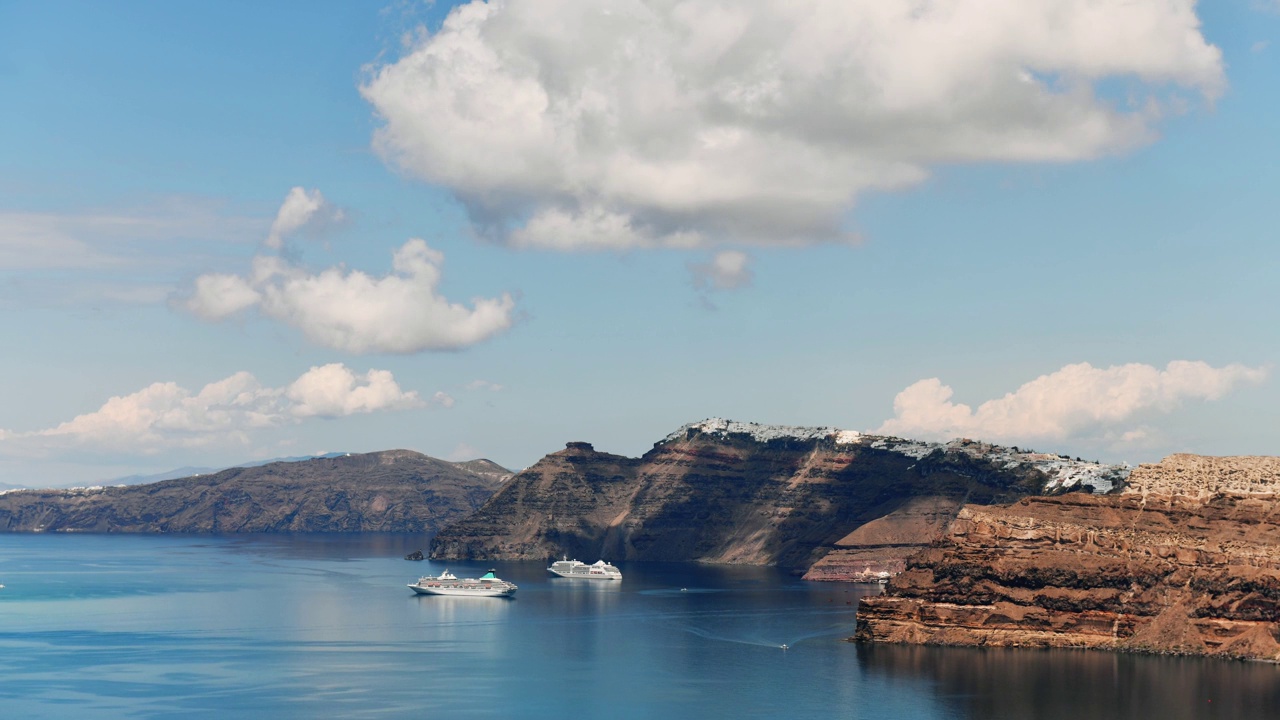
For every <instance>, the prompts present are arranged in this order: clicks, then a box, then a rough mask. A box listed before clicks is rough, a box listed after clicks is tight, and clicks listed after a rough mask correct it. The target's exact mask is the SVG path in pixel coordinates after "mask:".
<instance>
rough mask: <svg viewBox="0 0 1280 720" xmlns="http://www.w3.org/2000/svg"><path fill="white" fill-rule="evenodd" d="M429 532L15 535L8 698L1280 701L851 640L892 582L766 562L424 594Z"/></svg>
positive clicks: (317, 704) (610, 705) (489, 709)
mask: <svg viewBox="0 0 1280 720" xmlns="http://www.w3.org/2000/svg"><path fill="white" fill-rule="evenodd" d="M425 546H426V542H425V540H424V539H422V538H406V537H404V536H354V537H353V536H293V537H278V536H270V537H262V536H255V537H225V538H223V537H171V536H170V537H165V536H159V537H157V536H104V535H0V583H3V584H4V585H5V588H4V589H3V590H0V718H77V719H85V718H156V717H183V718H201V717H208V718H214V717H217V718H226V717H246V718H247V717H268V718H273V717H274V718H315V717H350V718H365V717H369V718H378V717H395V718H405V717H414V718H497V717H506V718H662V719H664V720H675V719H677V718H765V717H768V718H875V719H876V720H884V719H886V718H891V719H893V720H916V719H920V720H924V719H930V720H932V719H934V718H1009V719H1011V720H1013V719H1016V720H1023V719H1026V718H1063V719H1064V720H1065V719H1068V718H1069V719H1070V720H1097V719H1105V718H1157V719H1159V720H1172V719H1174V718H1246V719H1247V718H1268V719H1273V718H1276V717H1280V669H1278V668H1277V667H1276V666H1272V665H1262V664H1250V663H1239V662H1224V661H1207V660H1188V659H1171V658H1152V657H1135V656H1123V655H1111V654H1106V653H1087V652H1073V651H1046V652H1037V651H1009V650H964V649H938V648H897V647H874V648H867V647H860V646H857V645H854V644H851V643H847V642H843V638H845V637H847V636H849V635H850V634H852V632H853V624H854V613H855V608H856V606H857V602H858V598H859V597H860V596H861V595H862V594H863V593H867V592H877V591H878V588H874V587H867V586H852V585H840V584H826V583H805V582H801V581H799V580H796V579H794V578H792V577H789V576H787V575H784V574H782V573H778V572H776V571H774V570H771V569H765V568H725V567H702V566H691V565H655V564H620V565H619V566H620V567H621V568H622V570H623V573H624V574H625V576H626V577H625V580H623V581H622V582H621V583H593V582H591V581H583V580H565V579H560V578H554V577H551V576H550V575H548V573H547V572H546V570H545V565H544V564H542V563H533V564H529V563H521V564H510V563H499V564H494V565H493V567H495V568H496V569H497V570H498V574H499V576H500V577H503V578H505V579H508V580H512V581H514V582H517V583H519V585H520V591H519V593H518V596H517V597H516V598H515V599H513V600H505V599H485V598H447V597H426V596H422V597H420V596H416V595H414V594H413V593H412V591H410V590H409V589H408V588H407V587H405V585H406V584H407V583H409V582H411V581H413V580H415V579H416V578H417V577H418V576H419V575H421V574H425V573H426V572H428V571H431V572H435V571H438V570H441V569H443V567H444V566H443V565H441V564H435V563H425V562H408V561H405V560H403V559H402V556H403V555H404V554H405V553H408V552H410V551H412V550H415V549H418V548H424V549H425ZM580 559H581V560H585V561H588V562H590V561H594V560H596V558H580ZM489 566H490V565H488V564H483V565H482V564H476V563H454V564H450V565H449V569H450V570H452V571H454V572H455V573H456V574H458V575H459V576H463V575H464V574H465V575H467V576H470V575H471V574H472V573H479V572H483V571H484V570H486V569H488V567H489ZM783 644H786V645H788V646H789V648H790V649H788V650H785V651H784V650H782V649H781V648H780V646H781V645H783Z"/></svg>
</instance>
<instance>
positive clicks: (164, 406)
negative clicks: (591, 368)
mask: <svg viewBox="0 0 1280 720" xmlns="http://www.w3.org/2000/svg"><path fill="white" fill-rule="evenodd" d="M427 404H428V403H427V402H425V401H423V400H422V399H421V398H420V397H419V396H418V393H417V392H415V391H405V390H402V389H401V388H400V385H399V384H398V383H397V382H396V381H395V378H394V377H392V375H391V373H390V372H388V371H386V370H370V371H368V372H367V373H364V374H363V375H359V374H356V373H355V372H353V371H352V370H350V369H349V368H347V367H346V366H344V365H342V364H337V363H335V364H330V365H322V366H318V367H313V368H311V369H310V370H308V371H307V372H305V373H303V374H302V375H301V376H300V377H298V379H297V380H295V381H293V382H292V383H290V384H288V385H286V386H283V387H264V386H263V385H262V384H261V383H260V382H258V380H257V379H256V378H255V377H254V376H253V375H252V374H250V373H248V372H238V373H236V374H234V375H231V376H230V377H227V378H225V379H222V380H219V381H217V382H212V383H209V384H208V385H205V386H204V387H203V388H201V389H200V390H199V391H198V392H192V391H190V390H187V389H186V388H183V387H182V386H180V385H178V384H177V383H174V382H157V383H152V384H151V385H148V386H147V387H145V388H143V389H141V390H139V391H137V392H135V393H131V394H129V395H121V396H117V397H113V398H111V399H109V400H107V401H106V402H105V403H104V404H103V405H102V407H100V408H98V409H97V410H95V411H93V412H90V413H85V414H83V415H78V416H76V417H75V418H73V419H71V420H68V421H66V422H64V423H61V424H59V425H57V426H55V427H51V428H47V429H43V430H34V431H29V432H17V431H12V430H0V453H2V454H11V453H31V452H40V451H43V450H48V449H51V448H61V447H80V446H87V447H93V448H99V449H102V450H109V451H119V452H143V453H154V452H159V451H161V450H163V449H166V448H172V447H199V446H205V445H213V444H217V443H226V442H247V441H248V439H249V436H250V434H251V433H252V432H253V431H255V430H258V429H262V428H268V427H277V426H280V425H285V424H289V423H294V422H298V421H301V420H302V419H305V418H313V417H324V418H336V417H343V416H347V415H354V414H359V413H373V412H384V411H390V410H405V409H410V408H417V407H423V406H425V405H427Z"/></svg>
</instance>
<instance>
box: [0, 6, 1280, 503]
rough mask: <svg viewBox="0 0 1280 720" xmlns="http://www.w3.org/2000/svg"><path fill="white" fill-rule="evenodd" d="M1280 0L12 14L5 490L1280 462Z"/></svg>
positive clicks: (2, 152)
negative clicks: (384, 454) (824, 458)
mask: <svg viewBox="0 0 1280 720" xmlns="http://www.w3.org/2000/svg"><path fill="white" fill-rule="evenodd" d="M1278 83H1280V4H1277V3H1275V2H1272V1H1269V0H1220V1H1219V2H1214V3H1204V4H1196V3H1193V2H1190V1H1189V0H1138V1H1128V2H1118V1H1117V2H1093V1H1086V0H1044V1H1043V2H1037V3H1026V2H1018V1H1015V0H1009V1H1007V2H1006V1H1004V0H997V1H992V0H946V1H943V0H937V1H934V2H921V1H919V0H910V1H908V0H875V1H871V0H867V1H866V2H863V1H860V0H859V1H854V0H831V1H827V0H777V1H773V0H761V1H760V2H756V3H722V2H711V1H709V0H686V1H682V2H674V1H662V2H660V1H657V0H655V1H654V2H638V1H636V0H597V1H595V2H588V1H586V0H582V1H569V0H563V1H562V0H510V1H508V2H491V3H487V4H486V3H481V2H473V3H459V4H450V3H446V2H407V1H399V2H393V1H386V0H384V2H346V1H343V2H326V1H322V0H317V1H313V2H307V3H301V2H281V3H249V2H240V1H230V2H228V1H225V0H224V1H222V2H216V3H215V2H200V1H198V0H197V1H193V2H184V3H159V2H130V1H127V0H126V1H124V2H119V3H111V4H105V3H95V2H62V1H59V0H42V1H41V2H26V1H19V0H0V338H3V347H4V350H3V352H0V484H5V485H16V486H26V487H44V486H67V485H83V484H93V483H95V482H99V481H103V480H109V479H111V478H116V477H120V476H124V475H130V474H136V473H143V474H145V473H151V472H162V471H165V470H169V469H171V468H176V467H183V466H197V467H225V466H229V465H234V464H238V463H242V462H248V461H254V460H261V459H265V458H274V457H291V456H302V455H309V454H318V453H325V452H370V451H376V450H384V449H392V448H408V449H413V450H418V451H421V452H424V453H427V454H429V455H432V456H435V457H440V458H444V459H450V460H467V459H472V458H476V457H486V458H489V459H492V460H494V461H495V462H498V463H500V464H503V465H505V466H507V467H510V468H513V469H520V468H523V467H526V466H528V465H530V464H532V463H534V462H536V461H537V460H538V458H540V457H541V456H543V455H544V454H547V453H550V452H554V451H556V450H558V449H560V448H561V447H563V444H564V443H565V442H567V441H587V442H592V443H594V444H595V447H596V448H597V449H599V450H603V451H607V452H613V453H619V454H624V455H629V456H637V455H639V454H642V453H643V452H645V451H646V450H648V449H649V448H650V447H651V446H652V444H653V443H655V442H657V441H659V440H661V439H662V438H663V437H664V436H665V435H666V434H667V433H669V432H671V431H673V430H675V429H676V428H678V427H680V426H681V425H683V424H685V423H689V422H695V421H699V420H702V419H704V418H709V417H723V418H731V419H734V420H741V421H752V422H760V423H773V424H786V425H818V426H833V427H839V428H845V429H853V430H861V431H865V432H877V433H887V434H893V435H898V436H902V437H911V438H918V439H930V440H945V439H950V438H953V437H969V438H977V439H982V440H988V441H992V442H999V443H1005V444H1016V445H1019V446H1021V447H1031V448H1035V449H1039V450H1043V451H1049V452H1061V453H1068V454H1071V455H1073V456H1076V455H1079V456H1083V457H1085V459H1096V460H1102V461H1106V462H1129V463H1135V464H1136V463H1139V462H1152V461H1156V460H1158V459H1160V458H1161V457H1163V456H1164V455H1167V454H1169V453H1173V452H1194V453H1202V454H1211V455H1228V454H1260V455H1265V454H1277V453H1278V452H1280V410H1277V408H1280V386H1278V384H1277V379H1276V371H1275V366H1276V364H1277V358H1278V357H1280V331H1278V330H1277V328H1278V327H1280V322H1277V313H1276V309H1277V307H1280V302H1278V301H1280V282H1277V275H1278V274H1280V273H1278V271H1280V243H1278V242H1277V240H1278V239H1280V238H1278V237H1277V232H1276V224H1277V220H1278V219H1280V218H1278V216H1277V212H1276V207H1277V200H1278V198H1277V190H1278V189H1280V143H1277V142H1276V138H1277V130H1280V93H1277V92H1276V88H1277V87H1280V84H1278Z"/></svg>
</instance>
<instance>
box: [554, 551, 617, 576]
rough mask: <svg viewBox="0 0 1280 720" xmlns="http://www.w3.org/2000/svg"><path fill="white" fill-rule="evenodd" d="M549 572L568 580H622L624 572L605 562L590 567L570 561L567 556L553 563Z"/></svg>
mask: <svg viewBox="0 0 1280 720" xmlns="http://www.w3.org/2000/svg"><path fill="white" fill-rule="evenodd" d="M547 571H548V572H553V573H555V574H556V575H559V576H560V577H567V578H590V579H592V580H621V579H622V571H620V570H618V568H616V567H614V566H612V565H610V564H609V563H607V562H605V561H603V560H597V561H595V563H594V564H592V565H588V564H586V563H584V562H578V561H577V560H570V559H569V558H568V557H567V556H566V557H565V559H563V560H557V561H555V562H553V563H551V567H549V568H547Z"/></svg>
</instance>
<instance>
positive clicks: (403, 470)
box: [0, 450, 510, 533]
mask: <svg viewBox="0 0 1280 720" xmlns="http://www.w3.org/2000/svg"><path fill="white" fill-rule="evenodd" d="M509 476H510V473H507V472H506V471H504V470H503V469H502V468H501V467H500V466H498V465H496V464H494V463H492V462H489V461H488V460H475V461H472V462H470V463H450V462H445V461H443V460H436V459H435V458H431V457H428V456H426V455H423V454H421V453H416V452H411V451H408V450H389V451H385V452H376V453H368V454H363V455H344V456H340V457H333V458H317V459H313V460H305V461H301V462H278V463H271V464H268V465H263V466H260V467H248V468H231V469H229V470H223V471H222V472H218V473H213V474H210V475H199V476H194V477H188V478H181V479H177V480H166V481H163V482H156V483H150V484H147V485H131V486H120V487H95V488H78V489H72V490H17V491H9V492H4V493H0V531H3V532H138V533H148V532H170V533H250V532H252V533H261V532H268V533H269V532H412V533H430V532H434V531H435V530H437V529H439V528H440V527H441V526H442V525H444V524H445V523H448V522H451V521H453V520H456V519H458V518H460V517H462V516H463V515H466V514H467V513H470V512H472V511H473V510H475V509H476V508H478V507H480V505H481V504H482V503H483V502H484V501H485V500H487V499H488V498H489V496H490V495H492V494H493V492H494V491H495V490H496V489H497V488H498V487H500V485H501V483H502V481H503V480H504V479H505V478H506V477H509Z"/></svg>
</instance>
